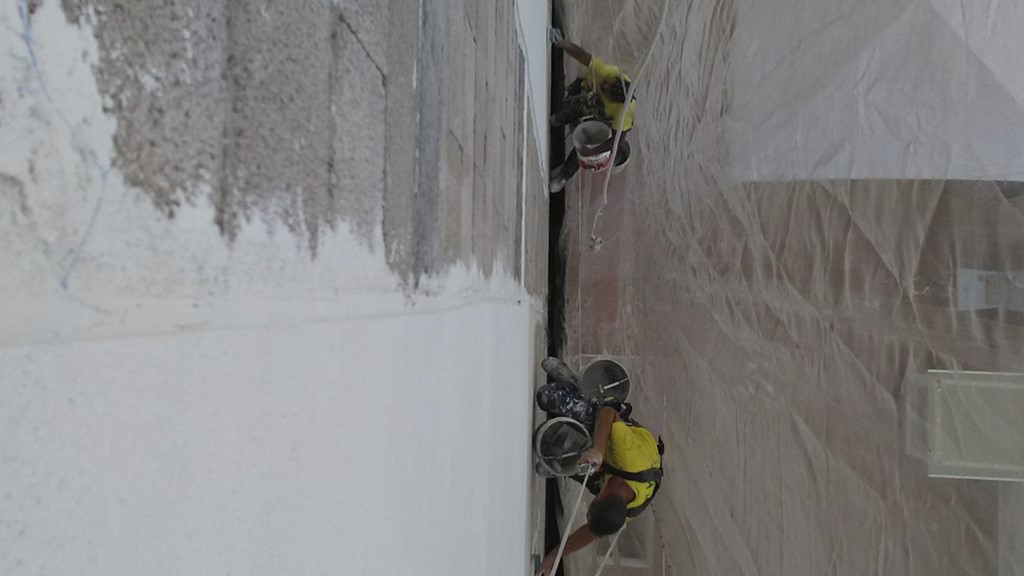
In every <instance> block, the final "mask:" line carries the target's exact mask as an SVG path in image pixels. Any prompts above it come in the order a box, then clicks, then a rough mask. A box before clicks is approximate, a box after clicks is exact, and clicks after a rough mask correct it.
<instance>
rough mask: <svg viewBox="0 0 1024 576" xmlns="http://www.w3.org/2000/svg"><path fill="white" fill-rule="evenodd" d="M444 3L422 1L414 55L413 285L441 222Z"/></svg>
mask: <svg viewBox="0 0 1024 576" xmlns="http://www.w3.org/2000/svg"><path fill="white" fill-rule="evenodd" d="M443 17H444V6H443V5H442V3H441V2H439V1H438V0H423V2H422V5H421V7H420V42H419V52H418V55H417V57H416V88H417V91H418V92H419V110H418V112H419V132H418V135H417V137H416V186H415V189H414V192H413V209H412V251H413V253H412V257H413V258H412V275H413V286H414V288H418V287H419V281H420V278H421V277H422V276H424V275H427V274H430V273H431V272H433V271H434V270H433V267H434V266H435V264H436V262H437V252H438V243H439V242H438V240H439V239H438V234H439V225H440V224H439V223H440V219H441V218H440V216H441V213H440V210H441V204H440V166H441V82H442V81H443V78H442V75H443V66H442V62H441V33H442V20H441V19H442V18H443Z"/></svg>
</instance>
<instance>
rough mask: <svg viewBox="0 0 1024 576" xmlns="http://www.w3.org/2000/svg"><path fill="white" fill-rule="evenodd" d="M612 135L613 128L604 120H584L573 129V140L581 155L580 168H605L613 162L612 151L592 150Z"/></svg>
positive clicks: (577, 151)
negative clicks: (595, 151) (596, 151)
mask: <svg viewBox="0 0 1024 576" xmlns="http://www.w3.org/2000/svg"><path fill="white" fill-rule="evenodd" d="M611 136H612V129H611V128H609V127H608V126H607V125H605V124H604V122H598V121H596V120H588V121H586V122H583V123H582V124H580V125H579V126H577V127H576V129H575V130H573V131H572V141H573V142H574V143H575V144H576V153H577V154H578V155H579V159H580V168H585V169H587V170H604V169H605V168H607V167H608V166H609V165H610V164H611V163H612V153H611V151H608V152H598V153H593V152H591V151H590V150H591V149H592V148H594V147H595V146H598V145H599V144H603V143H604V142H605V141H607V140H608V139H609V138H611Z"/></svg>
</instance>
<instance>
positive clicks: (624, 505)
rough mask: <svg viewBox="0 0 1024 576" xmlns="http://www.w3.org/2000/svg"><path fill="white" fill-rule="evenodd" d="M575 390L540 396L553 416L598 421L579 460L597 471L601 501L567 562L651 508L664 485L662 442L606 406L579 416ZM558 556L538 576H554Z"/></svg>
mask: <svg viewBox="0 0 1024 576" xmlns="http://www.w3.org/2000/svg"><path fill="white" fill-rule="evenodd" d="M574 389H575V385H574V384H572V383H570V382H551V383H549V384H546V385H545V386H544V387H542V388H541V389H540V390H538V394H537V402H538V404H539V405H540V407H541V408H542V409H544V410H545V411H546V412H548V413H549V414H551V415H556V416H562V415H564V416H567V417H574V419H578V420H583V423H586V421H587V420H588V419H589V418H591V417H594V416H596V423H594V428H593V429H594V435H593V438H594V442H593V445H592V446H591V447H590V448H589V449H587V450H586V451H585V452H584V453H583V454H582V455H581V456H580V458H579V464H580V466H581V467H587V466H589V467H591V468H590V469H591V470H596V471H597V472H596V475H597V485H596V486H595V489H596V491H597V496H596V497H595V498H594V501H593V502H592V503H591V504H590V507H589V508H588V510H587V523H586V524H585V525H583V526H581V527H580V528H579V529H577V530H576V531H575V532H573V533H572V534H571V535H570V536H569V538H568V540H567V541H566V544H565V550H564V552H563V556H567V555H569V554H572V553H573V552H575V551H577V550H579V549H580V548H583V547H585V546H587V545H588V544H590V543H591V542H593V541H594V540H595V539H596V538H597V537H599V536H607V535H610V534H615V533H616V532H618V531H619V530H620V529H621V528H622V527H623V526H624V525H625V524H626V522H627V521H629V520H630V519H632V518H633V517H635V516H636V515H638V514H639V513H640V512H642V511H643V510H644V509H645V508H647V506H648V505H649V504H650V502H651V499H652V498H654V495H655V493H656V492H657V490H658V487H659V486H660V483H661V477H662V465H661V454H662V452H663V451H664V447H663V445H662V443H661V441H660V440H655V439H654V436H653V435H652V434H651V433H650V432H649V431H648V430H647V429H646V428H644V427H643V426H640V425H639V424H637V423H636V422H635V421H633V420H632V419H631V418H629V416H628V415H627V416H626V419H623V418H622V417H621V416H620V414H619V411H618V410H617V409H616V407H612V406H604V407H602V408H601V409H600V411H597V413H596V414H593V413H592V412H591V413H590V414H580V413H579V410H580V409H581V407H582V406H583V405H581V404H580V402H579V400H580V399H579V398H575V392H576V390H574ZM562 408H565V410H562ZM556 554H557V549H556V550H552V551H551V552H549V553H548V554H547V556H545V557H544V560H543V561H542V562H541V565H540V570H539V571H538V572H537V574H538V576H540V575H548V576H550V572H551V569H552V567H553V565H554V563H555V556H556Z"/></svg>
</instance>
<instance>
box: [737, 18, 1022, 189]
mask: <svg viewBox="0 0 1024 576" xmlns="http://www.w3.org/2000/svg"><path fill="white" fill-rule="evenodd" d="M735 13H736V19H735V23H736V29H735V33H734V35H733V38H732V43H731V46H730V54H731V55H732V58H731V60H730V67H729V73H728V75H729V81H730V85H731V86H730V87H731V94H732V96H733V97H732V98H731V100H730V102H729V110H728V113H727V126H728V138H729V144H730V150H729V162H730V168H731V171H732V173H733V174H734V175H735V176H736V177H738V178H741V179H744V180H766V179H771V180H783V179H784V180H800V179H807V178H960V179H984V180H995V179H1002V180H1011V179H1024V162H1022V161H1021V158H1024V112H1022V107H1021V103H1022V102H1024V69H1022V68H1021V66H1020V58H1019V56H1020V54H1021V53H1022V51H1024V37H1022V35H1021V34H1020V30H1021V28H1022V26H1024V4H1022V3H1020V2H1001V1H999V0H980V1H961V0H894V1H889V2H871V1H851V0H817V1H815V0H771V1H767V2H766V1H763V0H761V1H759V0H737V1H736V2H735Z"/></svg>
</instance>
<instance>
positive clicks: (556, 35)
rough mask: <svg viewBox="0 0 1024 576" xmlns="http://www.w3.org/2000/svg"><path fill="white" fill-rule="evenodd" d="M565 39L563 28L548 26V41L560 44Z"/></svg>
mask: <svg viewBox="0 0 1024 576" xmlns="http://www.w3.org/2000/svg"><path fill="white" fill-rule="evenodd" d="M563 39H564V38H563V37H562V31H561V30H559V29H558V28H552V27H551V26H548V42H550V43H552V44H558V43H559V42H561V41H562V40H563Z"/></svg>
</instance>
